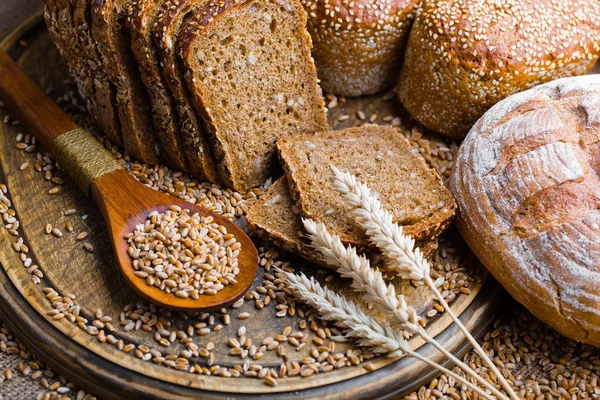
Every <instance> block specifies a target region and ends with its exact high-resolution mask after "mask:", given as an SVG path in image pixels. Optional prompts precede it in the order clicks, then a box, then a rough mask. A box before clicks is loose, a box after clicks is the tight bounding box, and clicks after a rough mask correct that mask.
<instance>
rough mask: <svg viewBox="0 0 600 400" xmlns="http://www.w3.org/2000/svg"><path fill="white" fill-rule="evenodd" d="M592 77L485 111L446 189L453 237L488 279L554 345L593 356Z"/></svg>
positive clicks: (595, 188)
mask: <svg viewBox="0 0 600 400" xmlns="http://www.w3.org/2000/svg"><path fill="white" fill-rule="evenodd" d="M599 173H600V75H587V76H582V77H577V78H565V79H560V80H556V81H553V82H550V83H547V84H544V85H542V86H538V87H536V88H534V89H531V90H528V91H525V92H522V93H519V94H516V95H513V96H511V97H509V98H507V99H505V100H503V101H501V102H500V103H498V104H496V105H495V106H494V107H492V108H491V109H490V110H489V111H488V112H487V113H485V115H484V116H483V117H482V118H481V119H480V120H479V121H478V122H477V124H476V125H475V126H474V127H473V129H472V130H471V132H470V133H469V134H468V136H467V137H466V139H465V140H464V142H463V144H462V146H461V148H460V151H459V155H458V159H457V161H456V165H455V170H454V172H453V175H452V177H451V182H450V187H451V190H452V192H453V194H454V196H455V197H456V201H457V203H458V205H459V209H460V215H459V218H457V223H458V227H459V229H460V232H461V234H462V235H463V237H464V238H465V240H466V241H467V243H468V244H469V246H470V247H471V249H472V250H473V252H474V253H475V255H476V256H477V257H478V258H479V259H480V260H481V261H482V262H483V264H484V265H485V266H486V267H487V269H488V270H489V271H490V272H491V273H492V274H493V275H494V277H495V278H496V279H497V280H498V281H499V282H500V283H501V284H502V285H503V286H504V287H505V288H506V289H507V290H508V291H509V293H510V294H511V295H512V296H513V297H514V298H515V299H517V300H518V301H519V302H521V303H522V304H523V305H525V306H526V307H527V308H528V309H529V310H530V311H531V312H532V313H533V314H535V315H536V316H537V317H538V318H540V319H542V320H543V321H545V322H547V323H548V324H549V325H551V326H552V327H553V328H554V329H556V330H557V331H559V332H560V333H562V334H563V335H565V336H567V337H570V338H572V339H574V340H577V341H581V342H584V343H588V344H592V345H594V346H599V347H600V176H599Z"/></svg>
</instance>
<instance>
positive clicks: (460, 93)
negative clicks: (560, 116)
mask: <svg viewBox="0 0 600 400" xmlns="http://www.w3.org/2000/svg"><path fill="white" fill-rule="evenodd" d="M599 56H600V2H598V1H589V0H560V1H556V0H503V1H495V0H439V1H438V0H436V1H424V2H423V3H422V6H421V9H420V10H419V13H418V15H417V17H416V19H415V23H414V24H413V28H412V30H411V33H410V37H409V40H408V45H407V49H406V55H405V59H404V64H403V67H402V73H401V78H400V82H399V85H398V95H399V97H400V100H401V101H402V103H403V105H404V107H405V108H406V109H407V110H408V112H409V113H410V114H411V116H412V117H413V118H414V119H416V120H417V121H419V122H420V123H422V124H423V125H425V126H426V127H428V128H430V129H432V130H434V131H436V132H439V133H442V134H444V135H447V136H451V137H455V138H462V137H464V135H465V134H466V133H467V132H468V131H469V129H470V128H471V126H472V125H473V124H474V123H475V122H476V121H477V119H478V118H479V117H480V116H481V115H482V114H483V113H484V112H485V111H486V110H487V109H488V108H490V107H491V106H493V105H494V104H495V103H497V102H498V101H500V100H502V99H503V98H505V97H507V96H508V95H510V94H513V93H516V92H520V91H523V90H525V89H528V88H531V87H533V86H535V85H538V84H540V83H544V82H547V81H550V80H552V79H556V78H560V77H567V76H573V75H582V74H584V73H586V72H587V71H589V70H590V69H591V68H592V67H593V66H594V64H595V63H596V60H597V59H598V57H599Z"/></svg>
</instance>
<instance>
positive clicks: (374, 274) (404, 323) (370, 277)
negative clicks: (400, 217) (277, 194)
mask: <svg viewBox="0 0 600 400" xmlns="http://www.w3.org/2000/svg"><path fill="white" fill-rule="evenodd" d="M303 223H304V228H305V229H306V231H307V233H308V237H309V239H310V240H311V245H312V247H313V248H314V249H315V250H317V251H318V252H320V253H321V254H322V255H323V260H324V261H325V262H326V263H327V264H328V265H330V266H331V267H333V268H334V269H335V270H336V271H337V272H338V273H340V275H341V276H343V277H345V278H350V279H352V284H351V287H352V288H353V289H354V290H355V291H357V292H359V293H365V296H364V300H365V301H367V302H370V303H373V305H374V306H375V308H376V309H377V310H378V311H380V312H381V313H382V314H383V315H384V317H385V318H386V320H387V321H388V323H389V324H390V325H392V327H395V328H397V329H404V330H406V331H408V332H409V333H411V334H417V335H419V336H421V337H422V338H423V339H425V340H426V341H427V342H428V343H431V344H432V345H433V346H434V347H435V348H437V349H438V350H439V351H440V352H442V354H444V355H445V356H446V357H447V358H448V359H449V360H451V361H452V362H454V363H455V364H456V365H458V366H459V367H460V368H462V369H463V371H465V372H466V373H468V374H469V375H471V376H472V377H473V378H475V379H476V380H477V381H478V382H479V383H480V384H482V385H483V386H485V387H486V388H487V389H489V390H490V391H491V392H492V393H494V394H495V395H496V396H499V397H500V398H502V397H503V395H502V394H501V393H500V392H499V391H498V390H497V389H496V388H495V387H494V386H492V385H491V384H490V383H489V382H487V381H486V380H485V379H483V378H481V377H480V376H479V375H478V374H477V373H476V372H475V371H473V369H472V368H470V367H469V366H468V365H467V364H465V363H464V362H462V361H461V360H459V359H458V358H456V357H455V356H454V355H453V354H452V353H450V352H449V351H448V350H446V349H445V348H444V347H443V346H442V345H441V344H439V342H438V341H437V340H435V339H434V338H433V337H431V336H430V335H429V334H428V333H427V331H426V330H425V329H424V328H423V327H422V326H421V325H420V324H419V320H420V319H421V318H420V317H419V315H418V314H417V312H416V311H415V310H414V309H413V308H412V307H410V306H409V305H408V304H407V303H406V300H405V299H404V296H402V295H396V288H395V287H394V286H393V285H392V284H386V282H385V280H384V279H383V275H382V274H381V272H380V271H379V270H378V269H373V268H371V264H370V262H369V260H368V259H367V258H366V257H364V256H359V255H358V254H357V252H356V249H355V248H354V247H352V246H348V247H346V246H344V244H343V243H342V241H341V239H340V237H339V236H338V235H336V234H331V233H329V231H328V230H327V227H326V226H325V225H324V224H322V223H317V222H315V221H313V220H310V219H303Z"/></svg>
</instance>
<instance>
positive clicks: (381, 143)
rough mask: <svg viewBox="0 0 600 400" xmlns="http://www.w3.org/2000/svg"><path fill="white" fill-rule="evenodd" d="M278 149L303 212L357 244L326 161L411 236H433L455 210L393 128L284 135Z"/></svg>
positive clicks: (362, 239)
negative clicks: (363, 188) (351, 179)
mask: <svg viewBox="0 0 600 400" xmlns="http://www.w3.org/2000/svg"><path fill="white" fill-rule="evenodd" d="M277 148H278V150H279V157H280V159H281V162H282V163H283V165H284V170H285V171H286V173H287V177H288V180H289V185H290V190H291V194H292V198H294V200H296V201H297V202H298V205H299V207H300V211H301V213H302V216H303V217H306V218H311V219H313V220H316V221H320V222H323V223H324V224H325V225H326V226H327V227H328V228H329V229H331V230H332V231H334V232H337V233H338V234H339V235H340V237H341V238H342V241H344V242H345V243H348V244H352V245H354V246H357V247H359V248H363V247H366V246H368V245H369V242H368V239H367V237H366V236H365V234H364V232H363V230H362V228H361V227H360V226H358V224H356V223H355V221H354V219H353V218H352V217H351V215H350V213H351V210H350V208H349V207H348V206H346V205H344V204H343V199H342V197H341V196H342V195H341V194H339V193H338V192H337V191H336V190H335V189H334V187H333V171H332V170H331V165H333V166H336V167H337V168H339V169H341V170H344V171H348V172H350V173H351V174H354V175H355V176H356V177H357V178H358V179H359V180H360V181H361V182H363V183H365V184H367V185H368V186H369V188H370V189H371V190H373V191H374V192H376V193H378V195H379V199H380V200H381V203H382V206H383V207H384V208H385V209H386V210H387V211H389V212H391V213H392V215H393V218H394V222H396V223H398V224H400V225H402V226H403V228H404V232H405V233H406V234H408V235H410V236H413V237H414V238H415V239H424V238H429V237H433V236H437V235H438V234H439V233H440V232H441V231H442V230H443V229H445V228H446V226H447V225H448V224H449V223H450V220H451V219H452V217H453V216H454V213H455V211H456V203H455V202H454V198H453V197H452V194H451V193H450V191H449V190H448V189H446V188H445V187H444V184H443V182H442V180H441V178H440V177H439V175H438V174H437V172H435V171H434V170H433V169H431V168H429V167H428V166H427V165H426V164H425V160H423V158H422V157H420V156H419V155H417V154H415V153H414V152H413V151H412V149H411V146H410V144H409V143H408V141H407V140H406V139H405V138H404V137H403V136H402V134H400V132H398V131H397V130H396V129H395V128H389V127H381V126H365V127H360V128H349V129H344V130H341V131H333V132H322V133H317V134H314V135H303V136H297V137H293V138H284V139H281V140H280V141H279V142H278V143H277Z"/></svg>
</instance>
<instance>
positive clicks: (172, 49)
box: [152, 0, 220, 182]
mask: <svg viewBox="0 0 600 400" xmlns="http://www.w3.org/2000/svg"><path fill="white" fill-rule="evenodd" d="M205 2H206V0H171V1H167V2H163V3H162V8H161V10H160V12H159V14H158V16H157V18H156V24H155V25H154V27H153V29H152V31H153V32H152V33H153V34H152V36H153V38H154V43H155V46H156V48H157V49H158V53H159V58H160V59H161V63H162V74H163V77H164V80H165V83H166V85H167V87H168V88H169V91H170V94H171V97H172V98H173V101H174V107H175V109H176V111H177V115H178V117H179V125H178V129H179V135H180V139H181V143H182V146H183V152H184V154H185V157H186V160H187V164H188V166H189V169H190V172H191V173H192V174H193V175H194V176H195V177H197V178H198V179H200V180H209V181H211V182H219V181H220V178H219V174H218V172H217V168H216V161H215V159H214V157H213V155H212V151H211V150H210V146H209V143H208V139H207V134H206V132H205V128H204V125H203V121H202V119H201V118H200V117H199V116H198V114H197V112H196V110H195V108H194V105H193V103H192V100H191V99H190V93H189V92H188V90H187V87H186V85H185V80H184V77H183V74H184V67H183V65H182V64H181V61H180V60H179V58H178V57H177V48H176V43H177V41H178V40H179V35H180V33H181V29H182V25H183V20H184V18H185V17H186V16H187V15H188V14H189V13H193V12H194V10H195V9H196V8H197V7H199V6H200V5H201V4H203V3H205Z"/></svg>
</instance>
